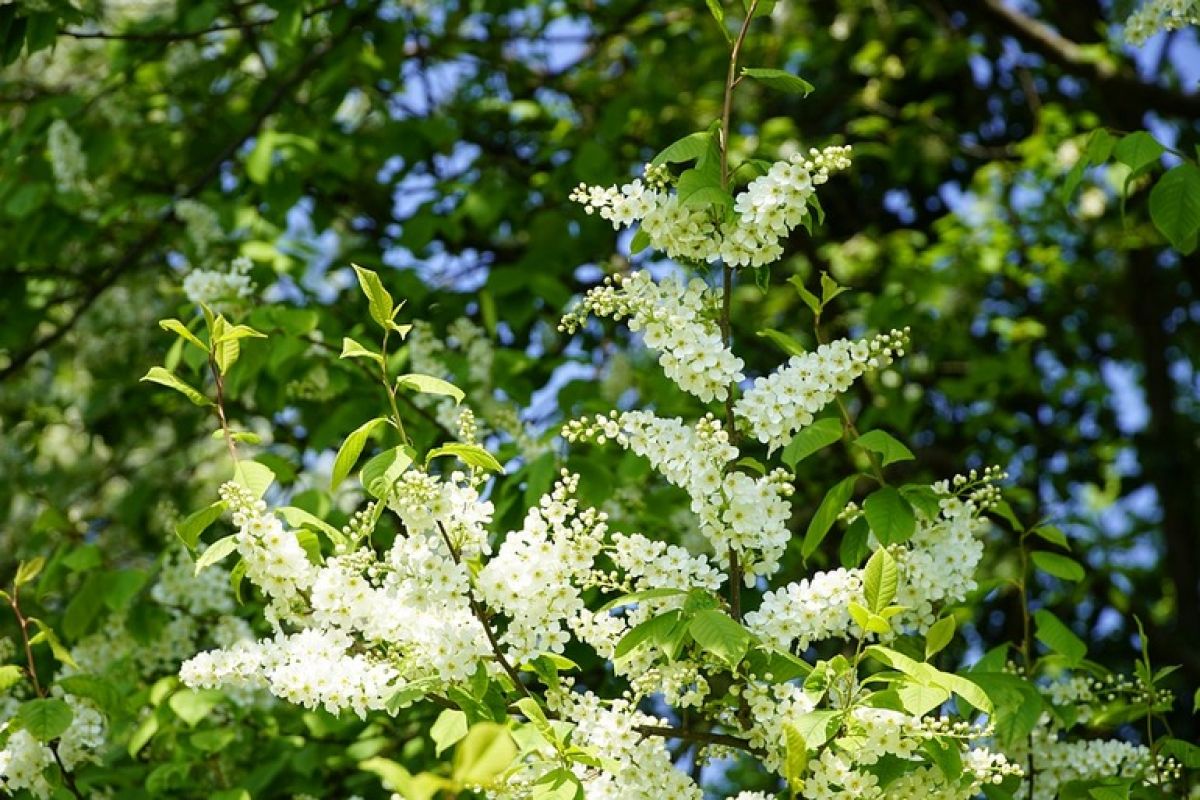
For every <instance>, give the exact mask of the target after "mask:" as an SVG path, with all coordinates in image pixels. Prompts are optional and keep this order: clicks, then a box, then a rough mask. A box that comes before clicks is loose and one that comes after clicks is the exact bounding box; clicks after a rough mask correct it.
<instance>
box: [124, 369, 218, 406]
mask: <svg viewBox="0 0 1200 800" xmlns="http://www.w3.org/2000/svg"><path fill="white" fill-rule="evenodd" d="M141 379H142V380H143V381H151V382H152V383H157V384H159V385H161V386H166V387H167V388H169V389H174V390H175V391H177V392H179V393H180V394H182V395H183V396H184V397H186V398H187V399H188V400H191V401H192V402H193V403H195V404H196V405H198V406H201V407H204V406H211V405H213V402H212V401H211V400H209V399H208V398H207V397H205V396H204V395H203V394H201V393H200V392H199V391H198V390H197V389H194V388H192V387H191V386H190V385H188V384H187V383H186V382H185V381H184V380H183V379H182V378H179V377H178V376H176V375H175V373H173V372H168V371H167V370H165V369H163V368H162V367H151V368H150V371H149V372H147V373H146V374H145V375H143V376H142V378H141Z"/></svg>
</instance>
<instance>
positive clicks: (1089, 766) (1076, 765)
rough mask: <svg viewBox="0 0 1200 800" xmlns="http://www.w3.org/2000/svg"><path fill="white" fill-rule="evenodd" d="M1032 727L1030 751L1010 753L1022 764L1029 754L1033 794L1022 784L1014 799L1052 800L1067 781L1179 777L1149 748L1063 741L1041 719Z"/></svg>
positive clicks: (1170, 764) (1169, 763) (1176, 767)
mask: <svg viewBox="0 0 1200 800" xmlns="http://www.w3.org/2000/svg"><path fill="white" fill-rule="evenodd" d="M1043 723H1046V724H1043V725H1040V726H1039V727H1037V728H1035V729H1034V731H1033V736H1032V738H1031V741H1030V750H1025V749H1024V748H1022V749H1021V751H1020V752H1013V753H1010V754H1009V756H1010V757H1011V758H1012V759H1013V760H1014V761H1019V762H1023V761H1025V760H1026V759H1027V758H1028V757H1029V752H1032V753H1033V769H1034V771H1035V772H1036V773H1037V782H1036V784H1035V786H1034V795H1033V797H1032V798H1030V797H1029V787H1028V785H1022V786H1021V787H1020V789H1019V790H1018V792H1017V794H1016V796H1017V797H1018V798H1021V799H1022V800H1054V798H1056V797H1058V792H1059V789H1061V788H1062V786H1063V784H1065V783H1068V782H1070V781H1077V780H1089V779H1094V778H1137V779H1140V780H1143V781H1146V782H1149V783H1155V782H1156V781H1157V779H1158V776H1162V778H1163V779H1164V780H1171V779H1177V778H1178V777H1179V764H1178V763H1176V762H1175V761H1174V759H1170V758H1165V757H1163V756H1158V757H1154V756H1152V754H1151V752H1150V748H1148V747H1145V746H1143V745H1135V744H1129V743H1128V742H1122V741H1117V740H1115V739H1084V740H1077V741H1067V740H1062V739H1059V738H1058V734H1057V732H1055V731H1054V730H1053V726H1052V725H1050V724H1049V720H1048V719H1047V718H1043Z"/></svg>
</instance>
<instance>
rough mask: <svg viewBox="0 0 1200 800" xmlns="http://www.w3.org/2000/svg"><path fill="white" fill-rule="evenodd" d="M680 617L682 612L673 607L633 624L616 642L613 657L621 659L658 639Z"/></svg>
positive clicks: (667, 631)
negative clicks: (671, 609) (663, 612)
mask: <svg viewBox="0 0 1200 800" xmlns="http://www.w3.org/2000/svg"><path fill="white" fill-rule="evenodd" d="M682 617H683V612H682V611H680V610H679V609H675V610H673V611H668V612H667V613H665V614H660V615H659V616H657V617H651V618H650V619H648V620H646V621H645V622H642V623H640V624H638V625H636V626H634V627H633V628H632V629H631V630H630V631H629V632H628V633H626V634H625V635H624V636H622V637H621V640H620V641H619V642H617V646H616V649H615V650H614V651H613V658H614V659H622V658H624V657H625V656H627V655H629V654H630V653H632V652H634V651H635V650H637V649H638V648H639V647H641V646H642V645H643V644H646V643H647V642H654V641H658V640H659V638H661V637H662V636H665V635H666V634H667V633H669V632H670V630H671V629H672V628H673V627H675V623H676V622H679V621H680V619H681V618H682Z"/></svg>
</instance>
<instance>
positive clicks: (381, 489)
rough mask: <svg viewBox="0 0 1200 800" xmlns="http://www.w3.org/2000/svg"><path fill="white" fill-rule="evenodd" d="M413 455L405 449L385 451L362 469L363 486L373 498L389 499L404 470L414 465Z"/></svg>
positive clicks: (396, 448)
mask: <svg viewBox="0 0 1200 800" xmlns="http://www.w3.org/2000/svg"><path fill="white" fill-rule="evenodd" d="M412 461H413V459H412V454H411V453H410V452H409V450H408V449H407V448H405V447H393V448H390V449H388V450H384V451H383V452H382V453H380V454H379V455H377V456H375V457H374V458H372V459H371V460H370V461H368V462H367V463H366V464H364V465H363V468H362V485H363V488H364V489H366V490H367V491H368V492H369V493H370V494H371V495H372V496H374V497H378V498H379V499H381V500H384V499H387V497H388V496H389V495H390V494H391V492H392V487H393V486H394V485H395V483H396V481H398V480H400V476H401V475H402V474H404V470H406V469H408V466H409V465H410V464H412Z"/></svg>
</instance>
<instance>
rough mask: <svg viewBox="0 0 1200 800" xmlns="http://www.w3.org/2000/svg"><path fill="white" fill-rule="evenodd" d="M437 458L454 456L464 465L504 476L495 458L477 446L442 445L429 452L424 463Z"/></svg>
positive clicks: (502, 469)
mask: <svg viewBox="0 0 1200 800" xmlns="http://www.w3.org/2000/svg"><path fill="white" fill-rule="evenodd" d="M439 456H454V457H455V458H457V459H458V460H459V461H461V462H463V463H464V464H467V465H468V466H472V467H475V468H476V469H484V470H487V471H488V472H499V473H500V474H502V475H503V474H504V467H503V466H501V464H500V462H499V461H497V460H496V457H495V456H493V455H492V454H491V453H489V452H488V451H487V450H484V449H483V448H482V447H480V446H479V445H477V444H461V443H451V444H445V445H442V446H441V447H438V448H436V449H434V450H430V451H429V454H428V455H426V456H425V463H426V464H428V463H429V462H430V461H432V460H433V459H435V458H438V457H439Z"/></svg>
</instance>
